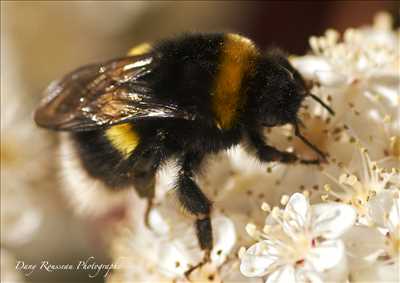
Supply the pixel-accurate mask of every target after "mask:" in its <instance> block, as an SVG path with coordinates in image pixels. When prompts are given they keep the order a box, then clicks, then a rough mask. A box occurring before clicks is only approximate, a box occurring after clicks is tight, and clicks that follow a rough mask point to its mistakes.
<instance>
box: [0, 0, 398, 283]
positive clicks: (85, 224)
mask: <svg viewBox="0 0 400 283" xmlns="http://www.w3.org/2000/svg"><path fill="white" fill-rule="evenodd" d="M382 10H384V11H388V12H390V13H392V14H393V17H394V20H395V24H396V26H398V24H399V16H398V13H399V2H398V1H346V2H345V1H329V2H322V1H321V2H311V1H309V2H302V1H295V2H291V1H286V2H278V1H277V2H274V1H271V2H268V1H267V2H252V1H243V2H241V1H232V2H229V1H221V2H217V1H212V2H211V1H210V2H208V1H187V2H184V1H168V2H167V1H166V2H163V1H160V2H158V1H143V2H142V1H132V2H130V1H121V2H119V1H102V2H96V1H71V2H67V1H65V2H63V1H54V2H52V1H47V2H40V1H34V2H30V1H18V2H17V1H15V2H13V1H2V2H1V282H103V280H104V278H103V277H101V276H98V277H96V278H93V279H91V278H89V277H88V274H87V272H85V271H83V272H71V271H69V272H68V271H66V272H61V271H57V272H33V273H32V274H31V275H29V276H25V275H24V272H21V271H17V270H16V265H17V263H18V261H24V262H25V263H26V264H40V263H41V261H42V260H47V261H49V262H51V263H52V264H66V263H72V262H75V263H76V262H77V261H79V260H82V259H87V258H88V257H90V256H94V257H96V261H97V262H103V263H107V262H108V258H107V247H106V246H105V244H104V243H103V241H102V239H101V235H102V233H103V232H104V231H105V230H107V223H108V222H107V219H104V217H102V216H96V217H88V216H86V217H85V216H77V215H75V214H74V213H73V209H72V208H71V206H70V205H69V202H68V193H69V191H68V188H66V189H63V190H62V189H61V187H62V186H63V185H62V182H61V178H60V174H59V170H58V166H57V158H58V151H57V138H56V135H55V134H53V133H48V132H46V131H44V130H41V129H37V128H36V127H35V126H34V124H33V122H32V112H33V109H34V108H35V105H37V103H38V101H39V99H40V97H41V93H42V91H43V89H45V88H46V86H47V85H48V84H49V83H50V82H51V81H52V80H54V79H57V78H59V77H60V76H62V75H64V74H65V73H66V72H69V71H71V70H73V69H75V68H77V67H79V66H81V65H84V64H87V63H91V62H96V61H103V60H107V59H110V58H113V57H118V56H121V55H123V54H125V53H126V51H127V50H128V49H130V48H131V47H132V46H134V45H136V44H139V43H141V42H152V41H155V40H157V39H158V38H162V37H169V36H172V35H175V34H179V33H181V32H185V31H202V32H208V31H231V32H238V33H241V34H243V35H246V36H247V37H249V38H251V39H253V40H254V41H255V42H256V43H257V44H258V45H259V46H260V47H261V48H265V47H267V46H269V45H276V46H280V47H282V48H284V49H285V50H287V51H288V52H290V53H293V54H298V55H301V54H304V53H306V52H307V49H308V38H309V37H310V36H311V35H319V34H322V33H323V32H324V30H325V29H327V28H335V29H337V30H339V31H344V30H345V29H346V28H348V27H357V26H362V25H366V24H369V23H371V21H372V18H373V16H374V14H376V13H377V12H379V11H382ZM71 193H72V191H71ZM25 273H26V272H25Z"/></svg>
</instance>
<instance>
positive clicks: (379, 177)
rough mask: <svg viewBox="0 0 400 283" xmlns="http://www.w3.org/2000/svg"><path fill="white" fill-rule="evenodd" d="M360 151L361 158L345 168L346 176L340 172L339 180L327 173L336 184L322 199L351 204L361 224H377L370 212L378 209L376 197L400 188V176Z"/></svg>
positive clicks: (328, 187)
mask: <svg viewBox="0 0 400 283" xmlns="http://www.w3.org/2000/svg"><path fill="white" fill-rule="evenodd" d="M358 152H359V154H358V156H355V157H354V158H353V160H352V162H351V163H350V164H349V168H345V167H343V169H342V170H345V172H346V173H341V174H340V175H339V177H338V178H335V177H333V176H332V175H331V174H329V173H328V172H325V175H326V176H328V177H329V178H330V180H331V181H333V182H334V184H333V185H329V184H326V185H325V186H324V188H325V191H326V192H327V194H326V195H323V196H322V198H323V199H325V200H326V199H327V198H329V197H333V199H334V200H336V201H340V202H343V203H347V204H350V205H352V206H353V207H354V208H355V209H356V210H357V212H358V215H359V221H360V222H362V223H364V224H368V223H369V224H371V223H374V221H375V220H374V219H372V218H373V217H371V213H372V212H373V210H376V209H377V208H376V206H377V204H378V203H377V202H375V199H376V197H377V196H379V195H380V194H384V193H385V192H386V191H388V190H389V189H391V190H393V189H395V188H397V189H398V188H400V183H398V182H397V181H396V180H397V179H395V178H393V177H394V176H395V175H398V174H399V173H398V171H397V170H395V169H393V170H391V171H390V172H387V171H386V170H385V169H383V168H380V167H379V166H378V165H377V163H376V162H373V161H371V159H370V157H369V155H368V153H367V152H366V150H365V149H359V150H358ZM374 207H375V208H374ZM374 214H375V215H376V214H378V213H376V212H375V213H374Z"/></svg>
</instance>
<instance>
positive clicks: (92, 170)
mask: <svg viewBox="0 0 400 283" xmlns="http://www.w3.org/2000/svg"><path fill="white" fill-rule="evenodd" d="M72 138H73V140H74V144H75V147H76V150H77V153H78V156H79V158H80V160H81V164H82V167H83V168H84V170H86V171H87V173H88V174H89V175H90V176H91V177H93V178H96V179H99V180H101V181H103V182H104V183H105V184H106V185H107V186H108V187H111V188H121V187H126V186H129V185H132V183H133V179H134V172H133V170H132V168H133V164H132V156H133V155H134V154H135V149H136V147H137V146H138V145H139V142H140V136H139V134H138V133H137V131H135V130H134V128H133V126H132V125H131V124H128V123H126V124H121V125H116V126H112V127H110V128H108V129H106V130H96V131H88V132H77V133H73V134H72Z"/></svg>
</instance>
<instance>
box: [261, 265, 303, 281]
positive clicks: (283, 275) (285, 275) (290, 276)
mask: <svg viewBox="0 0 400 283" xmlns="http://www.w3.org/2000/svg"><path fill="white" fill-rule="evenodd" d="M288 282H293V283H294V282H296V277H295V270H294V267H293V266H292V265H285V266H283V267H281V268H279V269H278V270H276V271H274V272H273V273H271V275H270V276H268V278H267V281H265V283H288Z"/></svg>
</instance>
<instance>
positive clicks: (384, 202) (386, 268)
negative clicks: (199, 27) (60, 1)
mask: <svg viewBox="0 0 400 283" xmlns="http://www.w3.org/2000/svg"><path fill="white" fill-rule="evenodd" d="M377 201H378V202H380V204H381V206H380V211H381V212H382V213H383V214H382V215H380V214H376V215H375V216H377V218H376V219H375V220H376V221H375V222H376V223H378V225H379V229H376V228H373V227H367V226H355V227H353V228H352V229H351V230H350V231H348V232H347V233H346V235H345V236H344V240H345V242H346V246H347V249H348V251H349V256H350V257H349V259H350V263H351V264H350V267H351V278H352V281H353V282H365V281H373V282H399V280H400V276H399V270H400V200H399V192H398V191H397V192H396V193H394V194H389V193H387V194H382V195H381V197H380V199H379V200H377ZM382 220H383V221H382Z"/></svg>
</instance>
